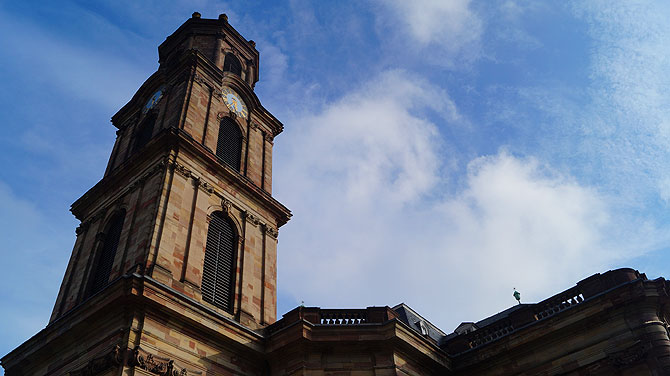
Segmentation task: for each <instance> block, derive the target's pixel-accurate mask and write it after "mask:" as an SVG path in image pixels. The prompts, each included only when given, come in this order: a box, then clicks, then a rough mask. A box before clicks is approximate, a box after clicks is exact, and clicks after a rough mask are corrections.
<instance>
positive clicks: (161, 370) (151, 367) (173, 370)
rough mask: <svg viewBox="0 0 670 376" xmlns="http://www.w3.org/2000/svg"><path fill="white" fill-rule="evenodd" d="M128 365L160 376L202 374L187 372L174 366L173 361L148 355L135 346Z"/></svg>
mask: <svg viewBox="0 0 670 376" xmlns="http://www.w3.org/2000/svg"><path fill="white" fill-rule="evenodd" d="M130 363H131V364H129V365H132V366H135V367H139V368H141V369H143V370H145V371H148V372H151V373H155V374H157V375H161V376H188V375H200V374H202V372H199V371H189V370H187V369H186V368H182V367H179V366H177V365H175V362H174V360H172V359H170V358H162V357H159V356H154V355H153V354H150V353H148V352H147V351H145V350H144V349H142V348H141V347H139V346H137V347H135V349H134V350H133V356H132V359H131V360H130Z"/></svg>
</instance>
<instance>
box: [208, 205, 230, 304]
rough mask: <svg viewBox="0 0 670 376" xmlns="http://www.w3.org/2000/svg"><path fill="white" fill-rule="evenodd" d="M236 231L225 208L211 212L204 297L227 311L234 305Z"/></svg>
mask: <svg viewBox="0 0 670 376" xmlns="http://www.w3.org/2000/svg"><path fill="white" fill-rule="evenodd" d="M235 240H236V236H235V231H234V230H233V225H232V224H231V223H230V220H229V219H227V218H226V217H225V215H224V214H223V213H222V212H214V213H212V219H211V221H210V222H209V229H208V230H207V248H206V249H205V265H204V267H203V271H202V299H203V300H204V301H206V302H209V303H212V304H214V305H215V306H217V307H219V308H221V309H224V310H226V311H228V312H231V311H232V308H233V288H234V285H235V283H234V265H235V243H236V241H235Z"/></svg>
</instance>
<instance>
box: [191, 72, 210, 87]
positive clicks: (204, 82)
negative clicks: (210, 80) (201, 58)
mask: <svg viewBox="0 0 670 376" xmlns="http://www.w3.org/2000/svg"><path fill="white" fill-rule="evenodd" d="M193 80H194V81H195V82H197V83H199V84H202V85H205V86H209V85H207V80H205V78H204V77H202V76H201V75H199V74H197V73H196V74H195V76H193Z"/></svg>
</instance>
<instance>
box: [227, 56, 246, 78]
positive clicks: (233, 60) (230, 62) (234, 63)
mask: <svg viewBox="0 0 670 376" xmlns="http://www.w3.org/2000/svg"><path fill="white" fill-rule="evenodd" d="M223 71H224V72H231V73H235V74H236V75H238V76H240V77H241V76H242V64H240V61H239V60H237V57H235V55H233V54H232V53H230V52H228V53H227V54H226V58H225V59H224V60H223Z"/></svg>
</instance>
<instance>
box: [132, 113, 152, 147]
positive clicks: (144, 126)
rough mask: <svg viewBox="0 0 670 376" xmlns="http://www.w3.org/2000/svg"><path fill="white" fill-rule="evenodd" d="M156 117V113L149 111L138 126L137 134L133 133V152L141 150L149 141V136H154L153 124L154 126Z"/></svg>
mask: <svg viewBox="0 0 670 376" xmlns="http://www.w3.org/2000/svg"><path fill="white" fill-rule="evenodd" d="M157 117H158V114H157V113H156V111H150V112H149V113H148V114H147V115H146V117H145V118H144V120H142V123H141V124H140V125H139V127H138V128H137V132H136V133H135V148H134V149H133V150H134V151H138V150H140V149H142V148H143V147H144V145H146V144H147V143H148V142H149V140H151V136H152V135H153V134H154V124H156V118H157Z"/></svg>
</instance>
